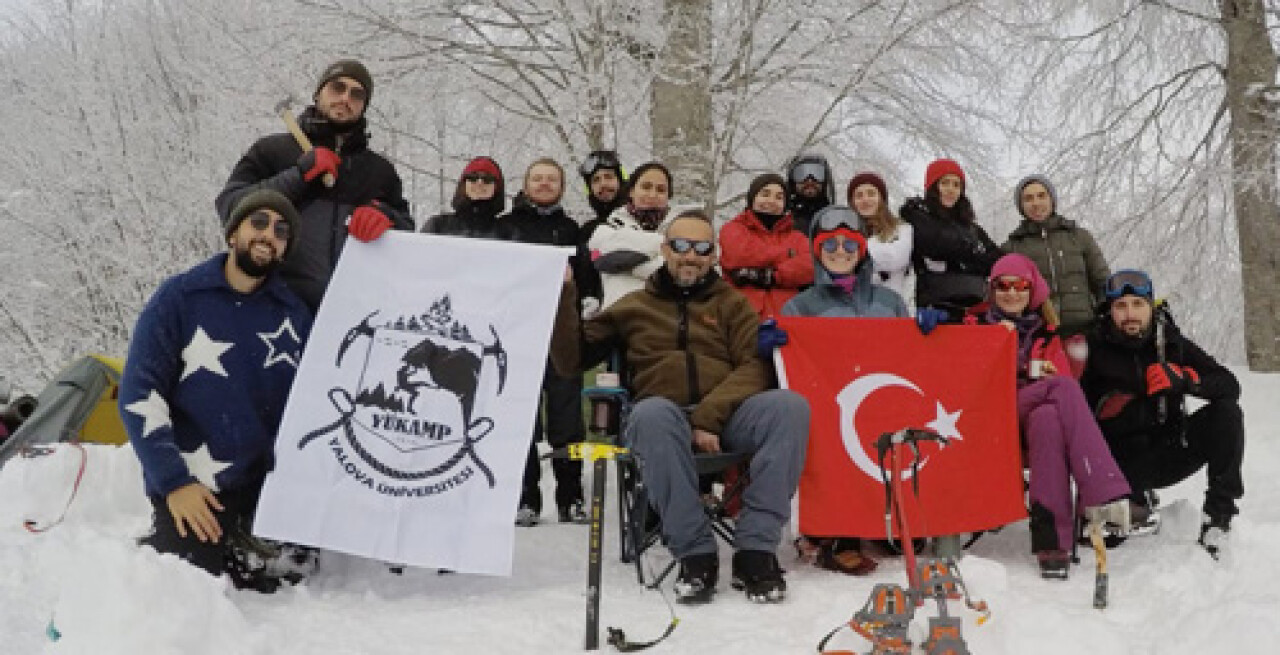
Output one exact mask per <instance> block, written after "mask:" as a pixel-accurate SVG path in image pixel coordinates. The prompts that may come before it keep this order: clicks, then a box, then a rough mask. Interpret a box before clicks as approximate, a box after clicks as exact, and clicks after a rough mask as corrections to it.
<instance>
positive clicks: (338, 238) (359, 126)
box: [214, 60, 413, 312]
mask: <svg viewBox="0 0 1280 655" xmlns="http://www.w3.org/2000/svg"><path fill="white" fill-rule="evenodd" d="M372 97H373V78H372V77H371V76H370V75H369V71H368V70H367V69H366V68H365V67H364V65H362V64H361V63H360V62H358V61H354V60H340V61H337V62H334V63H332V64H330V65H329V66H328V67H327V68H326V69H325V70H324V72H323V73H322V74H321V75H320V80H319V83H318V84H317V85H316V91H315V94H314V96H313V98H312V99H313V102H314V104H313V105H312V106H310V107H307V108H306V109H305V110H304V111H303V112H302V114H301V115H300V116H299V117H298V124H299V126H300V127H301V128H302V131H303V132H304V133H305V134H306V135H307V136H308V137H309V138H310V139H311V143H312V144H313V145H314V146H315V148H314V149H312V150H311V151H309V152H305V153H304V152H303V151H302V146H300V145H298V142H297V140H295V139H294V137H293V135H291V134H289V133H287V132H284V133H280V134H272V135H270V136H265V137H262V138H261V139H258V140H257V141H256V142H255V143H254V144H253V145H252V146H251V147H250V148H249V151H248V152H247V153H245V155H244V156H243V157H241V158H240V161H238V162H236V165H235V168H233V169H232V170H231V176H230V177H229V178H228V179H227V183H226V184H225V185H224V186H223V189H222V191H221V192H220V193H219V194H218V197H217V199H216V200H215V201H214V204H215V205H216V206H217V209H218V215H219V216H221V217H222V218H223V219H224V220H225V218H226V217H227V216H228V215H229V214H230V212H231V209H232V208H233V207H235V205H236V203H237V202H239V201H240V199H241V198H243V197H245V196H246V195H248V194H249V193H251V192H253V191H255V190H257V189H264V188H265V189H273V190H275V191H278V192H280V193H281V194H283V195H284V196H285V197H287V198H288V199H289V200H290V201H292V202H293V204H294V206H295V207H297V208H298V213H300V214H301V215H302V220H301V221H299V222H298V224H297V225H296V226H295V234H294V238H293V243H292V246H291V248H290V252H289V258H288V259H287V260H285V263H284V266H283V268H282V269H281V276H282V277H283V278H284V281H285V282H286V283H287V284H288V285H289V288H290V289H292V290H293V291H294V293H296V294H297V295H298V296H299V297H300V298H302V300H303V302H305V303H306V304H307V306H308V307H309V308H310V309H311V311H312V312H314V311H315V310H316V308H317V307H319V305H320V299H321V298H322V297H323V296H324V291H325V288H326V287H328V285H329V278H330V276H332V274H333V267H334V266H335V265H336V264H337V262H338V255H339V254H340V253H341V252H342V247H343V245H344V244H345V243H346V239H347V234H348V232H350V234H352V235H353V236H355V237H356V238H358V239H361V240H362V241H370V240H373V239H376V238H378V237H379V236H381V235H382V233H383V232H385V231H386V230H387V229H388V228H392V227H394V228H395V229H398V230H412V229H413V219H412V218H411V217H410V216H409V203H408V202H406V201H405V199H404V196H403V194H402V190H401V182H400V176H399V175H398V174H396V170H395V167H394V166H392V165H391V162H389V161H387V160H386V159H385V158H383V157H382V156H381V155H379V154H377V153H375V152H373V151H372V150H369V145H368V138H369V135H368V134H367V133H366V131H365V130H366V127H367V125H366V123H365V118H364V114H365V110H366V109H367V107H368V104H369V101H370V100H371V99H372Z"/></svg>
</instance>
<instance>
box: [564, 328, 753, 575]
mask: <svg viewBox="0 0 1280 655" xmlns="http://www.w3.org/2000/svg"><path fill="white" fill-rule="evenodd" d="M624 361H625V358H624V357H623V355H622V353H614V355H613V356H612V357H611V358H610V363H609V372H611V373H614V374H615V375H617V376H618V377H617V382H618V383H619V384H617V385H609V386H599V385H597V386H593V387H590V388H587V389H584V390H583V395H584V396H585V397H586V398H587V399H588V400H589V401H591V403H592V406H593V412H594V411H596V410H597V408H600V407H609V411H610V415H609V416H608V417H596V416H593V417H592V422H593V424H596V425H598V426H599V427H601V428H604V430H603V431H604V433H605V434H606V435H607V436H608V439H609V440H610V441H612V442H614V443H620V442H621V435H622V434H623V432H624V431H625V430H626V425H627V420H628V419H629V418H630V414H631V407H632V405H633V403H632V400H631V395H630V393H629V392H628V391H627V385H626V379H627V378H626V375H625V373H626V371H625V366H623V364H622V362H624ZM746 461H747V456H746V455H745V454H740V453H695V454H694V468H695V470H696V471H697V474H698V477H699V479H700V480H701V486H702V487H703V492H704V493H703V511H704V512H706V514H707V518H708V519H709V520H710V521H711V529H712V531H713V532H714V533H715V534H716V536H717V537H719V538H720V539H722V540H724V541H725V542H726V543H729V544H732V543H733V532H734V526H733V518H732V516H731V514H732V513H731V512H730V511H729V510H728V508H729V507H733V506H735V505H736V504H737V503H738V502H739V500H740V499H741V495H742V491H743V490H744V489H745V488H746V484H747V481H748V477H747V475H746V472H745V471H742V472H741V473H739V475H737V476H736V478H735V479H734V480H733V481H731V482H729V483H728V484H725V485H720V487H721V489H720V491H719V492H718V493H717V492H716V490H715V487H716V486H717V485H716V481H717V479H718V478H719V477H720V476H722V475H723V474H724V473H725V472H726V471H728V470H730V469H732V468H733V467H736V466H739V465H741V464H743V463H745V462H746ZM616 464H617V471H618V537H619V550H620V559H621V560H622V562H624V563H634V564H635V566H636V579H637V581H639V582H640V584H645V575H644V569H643V566H642V562H641V555H643V554H644V552H645V551H646V550H648V549H649V547H650V546H653V545H654V544H656V543H659V542H661V541H662V526H661V523H660V519H659V518H658V516H657V512H656V511H654V510H653V509H652V508H651V507H650V505H649V494H648V491H647V489H646V487H645V485H644V480H643V477H642V475H641V466H640V462H639V461H637V459H636V457H635V455H634V454H632V453H627V454H624V455H621V456H619V457H617V458H616ZM675 565H676V562H675V560H673V561H672V562H671V563H669V564H668V565H667V566H666V568H664V569H663V571H662V572H661V573H660V574H659V575H658V576H657V577H656V578H655V579H654V580H653V581H652V582H650V583H649V586H650V587H655V588H656V587H657V586H658V585H660V584H661V583H662V581H663V580H664V579H666V577H667V576H668V575H670V573H671V571H672V570H673V569H674V568H675Z"/></svg>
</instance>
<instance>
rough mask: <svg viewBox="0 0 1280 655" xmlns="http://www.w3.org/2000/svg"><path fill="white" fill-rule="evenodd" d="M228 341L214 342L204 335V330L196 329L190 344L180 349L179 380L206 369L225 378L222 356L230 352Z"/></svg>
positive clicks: (225, 372) (225, 370)
mask: <svg viewBox="0 0 1280 655" xmlns="http://www.w3.org/2000/svg"><path fill="white" fill-rule="evenodd" d="M233 345H234V344H232V343H231V342H230V341H214V340H213V339H210V338H209V335H208V334H207V333H205V331H204V328H202V327H197V328H196V333H195V334H193V335H191V343H189V344H187V347H186V348H183V349H182V362H183V364H184V366H183V368H182V377H181V378H179V379H180V380H185V379H187V376H188V375H191V374H192V373H195V372H196V371H199V370H200V369H202V368H203V369H206V370H208V371H209V372H210V373H216V374H218V375H221V376H222V377H224V378H225V377H227V369H225V368H223V367H222V361H221V359H220V358H221V357H222V354H223V353H225V352H227V351H228V350H231V346H233Z"/></svg>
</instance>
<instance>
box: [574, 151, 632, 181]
mask: <svg viewBox="0 0 1280 655" xmlns="http://www.w3.org/2000/svg"><path fill="white" fill-rule="evenodd" d="M602 168H617V169H621V168H622V162H620V161H618V153H616V152H613V151H610V150H601V151H598V152H593V153H591V154H590V155H587V158H586V159H585V160H584V161H583V162H582V165H581V166H579V167H578V172H579V173H582V176H583V177H591V176H592V175H594V174H595V172H596V171H598V170H600V169H602Z"/></svg>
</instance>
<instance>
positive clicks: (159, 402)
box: [125, 389, 171, 438]
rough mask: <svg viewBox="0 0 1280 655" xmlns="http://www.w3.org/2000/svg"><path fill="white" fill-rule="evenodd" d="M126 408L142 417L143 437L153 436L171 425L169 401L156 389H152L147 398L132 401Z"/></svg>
mask: <svg viewBox="0 0 1280 655" xmlns="http://www.w3.org/2000/svg"><path fill="white" fill-rule="evenodd" d="M125 409H127V410H129V411H130V412H133V413H134V414H137V415H138V416H141V417H142V436H143V438H146V437H149V436H151V435H152V434H153V433H154V432H155V431H156V430H159V429H160V428H163V427H165V426H167V425H171V423H170V422H169V403H166V402H165V401H164V397H163V396H161V395H160V393H159V392H157V391H156V390H155V389H152V390H151V393H149V394H147V397H146V398H143V399H142V400H137V401H134V402H132V403H130V404H129V405H127V406H126V407H125Z"/></svg>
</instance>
